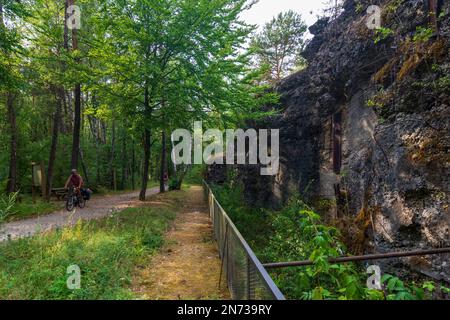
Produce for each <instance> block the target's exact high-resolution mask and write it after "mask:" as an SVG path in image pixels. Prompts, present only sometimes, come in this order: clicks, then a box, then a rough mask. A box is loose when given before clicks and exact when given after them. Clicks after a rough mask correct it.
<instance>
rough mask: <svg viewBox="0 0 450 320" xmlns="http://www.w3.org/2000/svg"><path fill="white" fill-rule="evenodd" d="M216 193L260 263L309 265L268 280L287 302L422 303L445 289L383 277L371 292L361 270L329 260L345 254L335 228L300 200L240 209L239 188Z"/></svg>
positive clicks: (282, 271) (275, 273)
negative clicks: (278, 207) (278, 206)
mask: <svg viewBox="0 0 450 320" xmlns="http://www.w3.org/2000/svg"><path fill="white" fill-rule="evenodd" d="M213 190H214V193H215V195H216V197H217V199H218V201H219V202H220V203H221V205H222V207H223V208H224V209H225V210H226V211H227V213H228V214H229V216H230V218H231V219H232V220H233V221H234V223H235V224H236V226H237V228H238V229H239V230H240V231H241V233H242V234H243V236H244V238H245V239H246V240H247V241H248V242H249V244H250V246H251V247H252V249H253V250H254V251H255V253H256V255H257V256H258V258H259V259H260V260H261V261H262V262H263V263H268V262H281V261H283V262H288V261H299V260H311V261H312V262H313V265H310V266H306V267H298V268H286V269H279V270H276V271H272V272H271V276H272V278H273V279H274V281H275V283H276V284H277V285H278V287H279V288H280V290H281V291H282V292H283V294H284V295H285V296H286V297H287V298H288V299H303V300H325V299H327V300H422V299H431V298H432V295H433V293H434V292H435V291H436V290H439V291H440V293H441V294H444V295H445V294H448V290H449V289H448V288H446V287H444V286H437V285H436V284H434V283H432V282H425V283H422V284H416V283H408V284H406V283H404V282H403V281H401V280H400V279H399V278H397V277H395V276H392V275H387V274H386V275H384V276H383V277H382V290H375V289H369V288H368V286H367V284H366V283H367V279H368V276H369V275H368V274H366V270H365V268H363V266H362V265H358V264H354V263H347V264H333V263H330V262H329V259H330V258H336V257H339V256H345V255H348V254H349V253H348V252H347V249H346V247H345V246H344V244H343V242H342V241H341V239H342V237H341V234H340V232H339V230H338V229H336V228H334V227H331V226H327V225H324V224H323V223H322V221H321V217H320V216H319V215H318V214H317V213H315V211H314V210H313V209H312V208H311V207H310V206H309V205H307V204H306V203H305V202H304V201H302V199H301V198H300V197H299V196H295V197H293V198H292V199H291V200H290V201H289V202H288V203H287V204H286V206H285V207H284V208H283V209H281V210H279V211H269V210H264V209H259V208H249V207H247V206H245V205H244V201H243V197H242V194H243V192H242V188H241V187H240V186H239V185H236V184H233V183H228V184H226V185H223V186H213Z"/></svg>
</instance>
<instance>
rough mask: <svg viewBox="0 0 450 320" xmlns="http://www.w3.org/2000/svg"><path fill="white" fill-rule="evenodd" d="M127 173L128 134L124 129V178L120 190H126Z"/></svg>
mask: <svg viewBox="0 0 450 320" xmlns="http://www.w3.org/2000/svg"><path fill="white" fill-rule="evenodd" d="M127 171H128V161H127V133H126V129H125V128H124V129H123V137H122V178H121V182H120V188H121V189H122V190H125V188H126V185H127V181H126V180H127Z"/></svg>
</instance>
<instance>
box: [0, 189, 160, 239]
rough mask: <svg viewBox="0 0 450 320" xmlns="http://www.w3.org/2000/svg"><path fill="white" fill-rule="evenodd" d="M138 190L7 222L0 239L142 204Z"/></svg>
mask: <svg viewBox="0 0 450 320" xmlns="http://www.w3.org/2000/svg"><path fill="white" fill-rule="evenodd" d="M158 192H159V187H158V188H152V189H148V190H147V196H151V195H154V194H157V193H158ZM138 196H139V192H132V193H124V194H119V195H108V196H95V195H94V196H93V198H92V199H91V200H90V201H88V202H87V204H86V207H85V208H84V209H79V208H76V209H75V210H74V211H73V212H67V210H65V209H64V210H61V211H57V212H54V213H51V214H47V215H42V216H39V217H36V218H31V219H25V220H20V221H15V222H9V223H6V224H4V225H2V226H1V227H0V241H5V240H7V239H8V235H9V237H11V239H16V238H21V237H27V236H31V235H34V234H36V233H39V232H46V231H50V230H52V229H56V228H61V227H65V226H71V225H74V224H76V223H77V221H78V220H80V219H81V220H92V219H100V218H104V217H106V216H108V215H110V214H112V213H114V212H116V211H120V210H123V209H126V208H129V207H136V206H140V205H142V202H140V201H139V199H138Z"/></svg>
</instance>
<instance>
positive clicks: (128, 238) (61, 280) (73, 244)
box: [0, 194, 179, 300]
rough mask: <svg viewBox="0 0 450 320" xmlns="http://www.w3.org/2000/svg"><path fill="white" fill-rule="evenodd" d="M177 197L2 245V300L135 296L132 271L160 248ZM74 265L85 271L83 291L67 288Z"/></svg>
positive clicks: (166, 197)
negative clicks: (70, 268) (158, 203)
mask: <svg viewBox="0 0 450 320" xmlns="http://www.w3.org/2000/svg"><path fill="white" fill-rule="evenodd" d="M158 197H159V196H158ZM178 198H179V196H178V195H174V196H171V195H169V194H168V195H165V196H164V198H162V199H163V200H164V203H162V204H160V205H155V206H154V205H153V204H152V207H151V208H150V207H142V208H130V209H126V210H124V211H122V212H120V213H116V214H114V215H113V216H111V217H109V218H106V219H102V220H98V221H91V222H88V223H82V222H78V224H77V225H76V226H75V227H73V228H66V229H63V230H60V231H55V232H51V233H48V234H44V235H39V236H35V237H32V238H27V239H21V240H17V241H12V242H10V243H3V244H1V243H0V300H3V299H130V298H134V296H133V293H132V291H131V289H130V284H131V278H132V275H133V272H134V270H135V268H136V267H137V266H139V265H142V264H146V263H148V258H149V257H150V256H151V255H152V254H154V253H155V251H156V250H157V249H158V248H159V247H160V246H161V245H162V243H163V235H164V232H165V231H166V230H167V229H168V227H169V225H170V222H171V221H172V220H173V219H174V218H175V216H176V214H175V204H176V203H177V201H178ZM71 265H78V266H79V267H80V269H81V289H79V290H69V289H68V288H67V285H66V281H67V278H68V274H67V268H68V267H69V266H71Z"/></svg>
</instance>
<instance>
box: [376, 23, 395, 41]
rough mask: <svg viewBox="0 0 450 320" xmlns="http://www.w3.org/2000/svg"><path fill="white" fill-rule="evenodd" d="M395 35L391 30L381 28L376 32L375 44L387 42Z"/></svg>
mask: <svg viewBox="0 0 450 320" xmlns="http://www.w3.org/2000/svg"><path fill="white" fill-rule="evenodd" d="M393 34H394V30H392V29H390V28H385V27H380V28H378V29H377V30H376V31H375V39H374V42H375V43H376V44H377V43H379V42H381V41H384V40H386V39H387V38H389V37H390V36H392V35H393Z"/></svg>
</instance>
